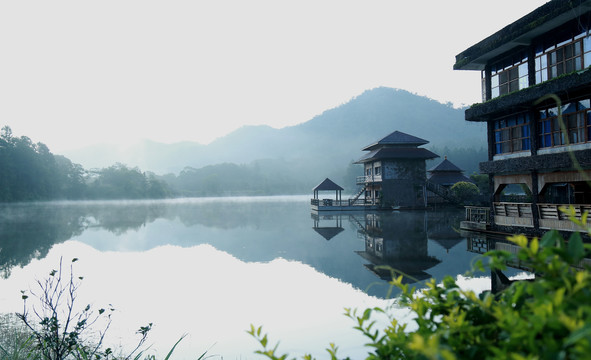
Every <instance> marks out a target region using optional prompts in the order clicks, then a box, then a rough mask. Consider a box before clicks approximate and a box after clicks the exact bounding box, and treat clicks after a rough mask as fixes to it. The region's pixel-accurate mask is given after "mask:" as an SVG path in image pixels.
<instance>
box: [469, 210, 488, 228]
mask: <svg viewBox="0 0 591 360" xmlns="http://www.w3.org/2000/svg"><path fill="white" fill-rule="evenodd" d="M465 209H466V221H470V222H475V223H481V224H488V223H490V208H487V207H481V206H465Z"/></svg>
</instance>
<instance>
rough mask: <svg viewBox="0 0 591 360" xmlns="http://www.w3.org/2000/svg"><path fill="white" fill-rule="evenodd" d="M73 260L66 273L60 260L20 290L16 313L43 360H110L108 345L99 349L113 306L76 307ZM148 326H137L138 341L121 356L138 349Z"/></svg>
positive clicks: (75, 281)
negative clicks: (31, 286) (33, 286)
mask: <svg viewBox="0 0 591 360" xmlns="http://www.w3.org/2000/svg"><path fill="white" fill-rule="evenodd" d="M77 260H78V259H77V258H74V259H72V263H71V264H70V269H69V272H66V271H65V270H64V269H63V267H62V260H61V259H60V263H59V267H58V269H57V270H52V271H51V272H50V273H49V277H48V278H46V279H45V280H37V289H36V290H30V291H24V290H23V291H21V297H22V300H23V311H22V312H21V313H17V314H16V316H17V317H18V318H19V319H20V320H22V322H23V324H24V325H25V326H26V328H27V330H28V331H29V332H30V334H31V337H30V339H33V342H34V344H35V347H36V348H37V350H38V351H39V352H40V354H41V356H42V358H43V359H46V360H62V359H70V358H74V359H81V360H87V359H96V360H98V359H105V360H107V359H114V358H115V356H116V355H115V354H114V352H113V350H112V348H106V349H103V340H104V337H105V335H106V333H107V331H108V330H109V327H110V326H111V315H112V313H113V311H114V310H115V309H114V308H113V307H112V306H111V305H110V306H109V308H108V309H104V308H101V309H98V310H97V311H94V310H93V308H92V306H91V305H90V304H88V305H86V306H84V307H79V306H78V301H77V300H78V296H77V293H78V289H79V287H80V285H81V282H82V280H83V277H81V276H79V277H76V276H75V275H74V271H73V263H75V262H76V261H77ZM31 296H32V298H33V299H37V300H38V303H37V304H34V305H29V303H28V300H29V298H30V297H31ZM99 323H100V325H101V328H100V329H98V330H95V329H94V328H93V326H94V325H97V324H99ZM151 329H152V324H151V323H150V324H148V325H146V326H142V327H140V329H139V330H138V331H137V333H138V334H139V335H140V340H139V341H138V344H137V346H136V347H135V349H134V350H133V351H132V352H131V353H130V354H129V355H128V356H126V357H124V358H125V359H130V358H132V356H134V354H135V353H136V352H138V350H139V349H140V347H141V346H142V345H143V344H144V342H145V341H146V338H147V336H148V333H149V332H150V330H151ZM175 346H176V345H175ZM141 353H142V352H141V351H140V352H139V353H138V355H136V356H135V358H134V359H137V358H139V356H141Z"/></svg>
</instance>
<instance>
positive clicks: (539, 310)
mask: <svg viewBox="0 0 591 360" xmlns="http://www.w3.org/2000/svg"><path fill="white" fill-rule="evenodd" d="M582 222H583V224H582V225H586V216H585V217H583V221H582ZM509 240H510V241H512V242H513V243H515V244H516V245H518V246H519V252H518V253H517V254H513V253H509V252H506V251H499V250H495V251H490V252H488V253H486V254H485V256H484V260H488V262H487V263H485V261H483V260H480V261H478V262H477V263H476V264H475V271H485V270H486V271H503V270H506V268H507V264H521V265H524V266H527V267H528V268H530V269H532V272H533V273H534V274H535V279H534V280H532V281H515V282H513V283H512V284H511V285H510V286H509V287H508V288H507V289H506V290H504V291H502V292H500V293H499V294H492V293H491V292H490V291H485V292H483V293H481V294H479V295H477V294H475V293H474V292H473V291H471V290H464V289H461V288H460V287H459V286H458V285H457V284H456V282H455V280H454V279H453V278H451V277H445V278H444V279H443V281H442V283H441V284H437V283H436V281H435V280H433V279H432V280H431V281H429V282H427V284H426V288H425V289H423V290H420V291H416V289H415V288H414V287H412V288H411V287H410V286H409V285H408V284H404V283H403V282H402V276H400V277H397V278H395V279H393V280H392V282H391V283H392V285H393V286H396V287H398V288H399V289H401V290H402V293H401V295H400V296H399V298H398V299H397V301H398V302H399V303H401V304H403V305H406V306H408V308H409V309H410V310H411V311H412V313H413V315H414V322H415V323H416V325H417V327H416V329H415V330H412V331H410V330H408V329H407V324H400V323H398V321H397V320H396V319H394V318H393V317H390V319H389V320H390V323H389V325H388V326H387V327H386V328H384V329H376V322H375V321H374V320H372V318H373V315H374V314H375V313H376V312H379V313H386V314H387V311H385V310H383V309H380V308H373V309H366V310H365V311H363V312H361V313H360V312H358V311H356V310H346V315H347V316H348V317H350V318H351V319H353V320H354V321H355V323H356V325H355V329H356V330H358V331H360V332H361V333H363V334H364V335H365V336H366V337H367V339H368V343H367V344H366V347H367V350H368V355H367V358H366V359H368V360H373V359H446V360H451V359H516V360H518V359H589V358H591V301H590V299H591V273H590V267H589V265H588V264H587V263H585V262H583V260H584V258H585V257H586V256H587V255H589V252H590V249H591V246H590V245H589V244H584V243H583V241H582V239H581V236H580V235H579V234H578V233H575V234H573V235H572V236H570V238H569V239H568V242H567V241H565V240H564V239H563V238H562V237H561V235H560V234H559V233H558V232H556V231H550V232H548V233H546V234H545V235H544V236H543V237H542V239H538V238H534V239H531V240H528V239H527V238H526V237H525V236H523V235H518V236H513V237H511V238H509ZM249 333H250V334H251V335H252V336H253V337H255V338H256V339H257V340H258V342H259V343H260V345H261V346H262V350H259V351H257V353H259V354H262V355H264V356H266V357H267V358H269V359H286V358H287V355H285V354H277V347H276V346H275V347H273V348H270V347H269V344H268V337H267V335H266V334H264V333H262V330H261V328H260V327H259V328H255V327H254V326H251V329H250V331H249ZM336 349H337V347H336V346H335V345H333V344H331V347H330V348H329V349H327V350H328V352H329V354H330V357H331V359H337V358H338V357H337V354H336V352H337V351H336ZM311 358H312V357H311V356H310V355H305V356H304V359H311Z"/></svg>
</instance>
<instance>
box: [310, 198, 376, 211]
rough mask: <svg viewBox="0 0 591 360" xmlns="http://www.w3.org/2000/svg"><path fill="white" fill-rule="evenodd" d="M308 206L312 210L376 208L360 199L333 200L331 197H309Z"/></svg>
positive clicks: (374, 205)
mask: <svg viewBox="0 0 591 360" xmlns="http://www.w3.org/2000/svg"><path fill="white" fill-rule="evenodd" d="M310 206H311V209H312V210H313V211H359V210H378V209H379V207H378V205H376V204H372V203H366V202H363V201H361V200H357V201H351V200H333V199H311V200H310Z"/></svg>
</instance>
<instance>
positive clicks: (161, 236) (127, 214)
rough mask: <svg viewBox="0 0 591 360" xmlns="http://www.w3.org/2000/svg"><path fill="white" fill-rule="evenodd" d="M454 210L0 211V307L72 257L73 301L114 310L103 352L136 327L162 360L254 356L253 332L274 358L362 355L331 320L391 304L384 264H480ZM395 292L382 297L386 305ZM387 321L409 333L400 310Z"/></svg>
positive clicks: (238, 203) (211, 206)
mask: <svg viewBox="0 0 591 360" xmlns="http://www.w3.org/2000/svg"><path fill="white" fill-rule="evenodd" d="M462 216H463V211H462V210H459V211H450V210H447V211H443V210H439V211H427V212H425V211H413V212H376V213H364V212H356V213H340V214H329V215H321V216H316V215H314V214H312V213H311V212H310V209H309V197H308V196H292V197H257V198H234V199H229V198H221V199H220V198H215V199H180V200H166V201H135V202H53V203H35V204H12V205H0V272H1V275H2V277H1V278H0V309H2V311H3V312H15V311H21V310H22V301H21V299H20V290H26V289H30V288H33V287H34V281H35V280H36V279H43V278H45V277H46V275H47V274H48V273H49V271H50V270H51V269H54V268H56V267H57V266H58V264H59V261H60V258H61V257H63V259H64V261H66V260H67V262H69V260H70V259H72V258H74V257H76V258H79V259H80V260H79V261H78V262H77V263H76V267H75V272H76V275H81V276H84V282H83V285H82V287H81V289H80V291H79V295H80V302H81V303H84V304H86V303H92V304H94V305H96V306H97V307H100V306H105V305H106V304H113V306H114V307H115V308H116V309H117V311H116V313H115V314H114V322H113V325H112V328H111V330H110V333H109V335H110V338H109V339H108V340H107V342H108V343H109V344H121V345H122V346H126V345H128V342H129V339H130V334H134V332H135V330H136V329H138V328H139V327H140V326H143V325H145V324H147V323H149V322H152V323H154V328H153V330H152V332H151V334H150V337H149V341H148V342H149V343H150V344H153V345H152V347H151V349H150V351H151V353H155V354H156V355H157V356H158V357H160V358H163V357H164V356H165V355H166V353H167V351H168V350H169V349H170V347H171V346H172V345H173V344H174V342H175V341H176V340H178V339H179V338H180V337H181V336H182V335H183V334H188V336H187V337H186V338H185V339H184V340H183V341H182V342H181V344H180V345H179V347H178V348H177V351H176V352H175V355H176V356H175V358H178V359H181V358H189V357H190V358H196V357H198V356H199V355H200V354H201V353H203V352H204V351H205V350H208V349H209V352H208V354H218V355H219V357H218V358H222V357H223V358H224V359H253V358H257V357H256V356H255V355H254V354H253V351H254V350H257V349H258V347H257V344H256V342H255V340H254V339H252V338H251V337H250V336H249V335H247V334H246V332H245V331H246V330H247V329H249V327H250V324H254V325H256V326H258V325H263V329H264V331H265V332H269V333H270V338H271V342H272V343H274V342H275V341H279V340H280V341H281V345H280V347H279V350H280V351H283V352H290V353H291V355H293V356H299V355H301V354H302V353H303V352H304V351H306V352H312V354H313V355H315V356H317V357H319V358H326V356H325V354H327V353H326V352H325V350H324V349H325V348H326V347H327V346H328V344H329V343H330V342H336V343H337V344H338V345H339V353H340V355H341V356H343V357H344V356H345V355H350V356H351V357H353V358H360V357H363V355H364V354H365V351H364V350H363V348H362V345H363V344H364V343H365V339H364V338H363V337H361V336H360V335H359V334H358V333H357V332H355V331H354V330H352V327H353V326H354V324H353V322H352V321H351V320H350V319H348V318H346V317H345V316H343V309H344V308H360V309H364V308H366V307H373V306H381V307H387V306H390V305H391V304H392V301H391V300H389V299H388V291H389V290H390V288H389V286H388V283H387V279H388V277H389V273H386V272H384V271H382V270H380V268H379V266H380V265H389V266H392V267H394V268H396V269H399V270H401V271H403V272H404V273H406V274H408V275H409V277H412V279H413V280H409V282H416V283H417V286H420V285H421V284H422V283H424V281H425V280H426V279H429V278H431V277H435V278H437V279H441V278H443V276H445V275H451V276H453V277H455V278H457V279H458V281H460V282H461V283H465V284H466V286H469V287H471V288H477V289H484V288H490V281H487V278H480V279H469V278H464V277H463V276H462V274H464V273H465V272H466V270H468V269H469V268H470V264H471V262H472V261H473V259H474V258H475V257H477V256H479V255H478V254H477V253H474V252H471V251H468V247H469V244H468V243H467V240H466V239H465V238H463V237H461V236H460V235H459V233H458V231H457V228H458V225H459V220H460V218H461V217H462ZM395 293H396V292H394V293H393V294H392V295H395ZM392 314H395V316H397V317H398V318H400V319H402V320H404V319H406V321H408V314H407V312H406V311H405V310H403V309H397V308H396V307H393V308H392Z"/></svg>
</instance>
